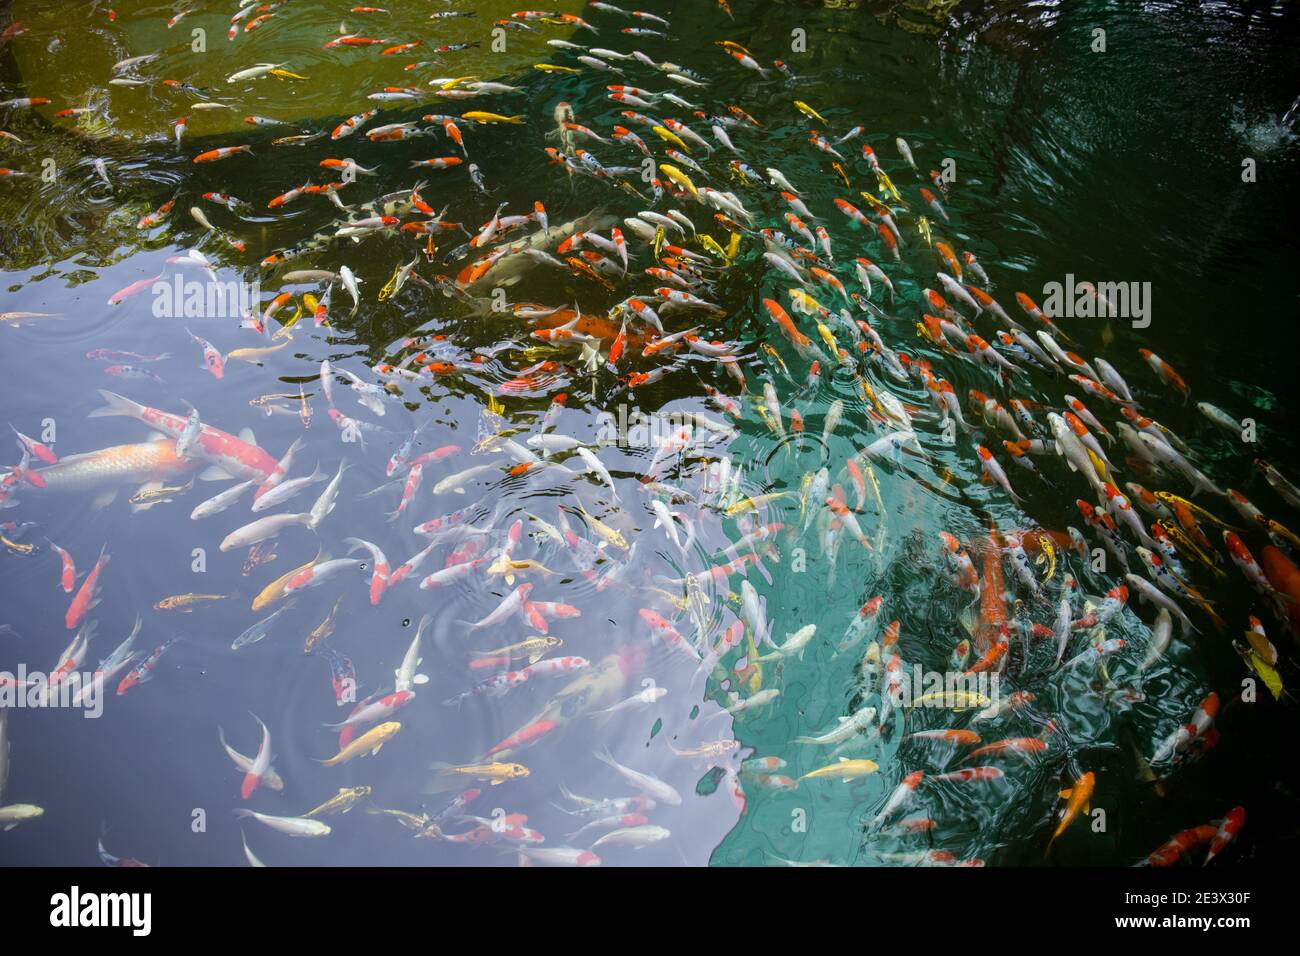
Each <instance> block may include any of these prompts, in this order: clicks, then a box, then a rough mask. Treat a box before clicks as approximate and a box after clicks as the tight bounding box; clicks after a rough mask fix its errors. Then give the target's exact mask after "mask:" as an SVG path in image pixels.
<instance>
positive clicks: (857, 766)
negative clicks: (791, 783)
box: [795, 757, 880, 783]
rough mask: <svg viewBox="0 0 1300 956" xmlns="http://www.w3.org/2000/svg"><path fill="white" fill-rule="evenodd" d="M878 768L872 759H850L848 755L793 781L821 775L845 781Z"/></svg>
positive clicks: (815, 777)
mask: <svg viewBox="0 0 1300 956" xmlns="http://www.w3.org/2000/svg"><path fill="white" fill-rule="evenodd" d="M879 769H880V766H879V765H878V764H877V763H876V762H875V761H874V760H850V759H849V758H848V757H841V758H840V759H839V762H838V763H832V764H827V765H826V766H825V767H818V768H817V769H816V770H810V771H808V772H807V773H806V774H804V775H803V776H802V777H800V778H799V779H798V780H797V781H795V782H796V783H802V782H803V781H804V780H810V779H817V778H821V777H826V778H829V779H831V780H844V781H846V782H847V781H849V780H857V779H858V778H859V777H865V776H867V775H869V774H873V773H875V772H876V771H877V770H879Z"/></svg>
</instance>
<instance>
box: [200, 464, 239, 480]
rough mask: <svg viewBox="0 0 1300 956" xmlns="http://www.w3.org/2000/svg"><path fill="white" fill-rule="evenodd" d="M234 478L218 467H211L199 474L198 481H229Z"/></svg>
mask: <svg viewBox="0 0 1300 956" xmlns="http://www.w3.org/2000/svg"><path fill="white" fill-rule="evenodd" d="M234 477H235V476H234V475H232V474H230V473H229V472H228V471H226V470H225V469H224V468H221V467H219V466H218V465H212V466H210V467H208V468H204V469H203V470H202V471H201V472H199V481H229V480H230V479H231V478H234Z"/></svg>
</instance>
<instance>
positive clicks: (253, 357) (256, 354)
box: [226, 326, 289, 365]
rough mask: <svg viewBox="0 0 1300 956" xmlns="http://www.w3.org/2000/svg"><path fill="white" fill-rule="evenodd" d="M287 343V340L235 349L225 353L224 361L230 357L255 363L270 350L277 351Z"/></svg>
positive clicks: (258, 362)
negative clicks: (275, 343) (256, 346)
mask: <svg viewBox="0 0 1300 956" xmlns="http://www.w3.org/2000/svg"><path fill="white" fill-rule="evenodd" d="M286 328H287V326H286ZM288 344H289V343H288V341H284V342H281V343H280V344H279V345H267V346H263V347H262V348H255V349H253V348H249V349H235V350H234V351H233V352H227V353H226V361H227V362H229V361H230V360H231V359H238V360H239V361H241V362H251V363H252V364H254V365H257V364H260V363H261V361H262V360H263V359H264V358H266V357H267V356H268V355H270V354H271V353H272V352H278V351H280V349H282V348H284V347H285V346H286V345H288Z"/></svg>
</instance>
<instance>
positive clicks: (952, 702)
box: [908, 690, 991, 710]
mask: <svg viewBox="0 0 1300 956" xmlns="http://www.w3.org/2000/svg"><path fill="white" fill-rule="evenodd" d="M990 703H991V701H990V700H989V699H988V698H987V697H985V696H984V695H983V694H981V693H979V692H978V691H973V690H936V691H931V692H930V693H928V694H922V695H921V696H920V697H918V698H916V700H914V701H912V702H911V703H910V704H909V705H908V706H909V707H927V706H929V705H931V704H942V705H943V706H945V707H947V708H948V709H950V710H969V709H970V708H972V707H987V706H988V705H989V704H990Z"/></svg>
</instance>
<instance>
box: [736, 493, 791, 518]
mask: <svg viewBox="0 0 1300 956" xmlns="http://www.w3.org/2000/svg"><path fill="white" fill-rule="evenodd" d="M789 496H790V492H788V491H773V492H769V493H768V494H765V495H755V496H754V497H752V498H744V499H742V500H740V501H737V502H736V503H735V504H734V505H732V506H731V507H729V508H727V510H726V512H725V514H726V515H727V517H728V518H734V517H735V516H736V515H743V514H745V512H747V511H757V510H758V509H759V508H761V507H763V505H766V504H771V503H772V502H773V501H780V500H781V499H782V498H787V497H789Z"/></svg>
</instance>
